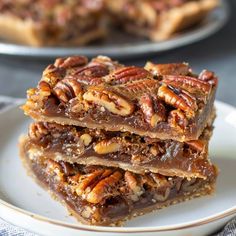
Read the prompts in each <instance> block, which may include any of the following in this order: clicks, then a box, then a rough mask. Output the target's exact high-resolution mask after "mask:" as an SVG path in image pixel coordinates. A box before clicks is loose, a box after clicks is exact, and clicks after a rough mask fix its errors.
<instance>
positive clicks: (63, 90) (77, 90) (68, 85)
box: [53, 78, 82, 103]
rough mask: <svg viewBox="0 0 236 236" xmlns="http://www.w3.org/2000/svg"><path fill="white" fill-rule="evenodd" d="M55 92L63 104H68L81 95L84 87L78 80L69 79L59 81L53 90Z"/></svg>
mask: <svg viewBox="0 0 236 236" xmlns="http://www.w3.org/2000/svg"><path fill="white" fill-rule="evenodd" d="M53 92H54V94H55V95H56V96H57V98H58V99H59V100H60V101H61V102H63V103H67V102H69V101H70V100H71V99H72V98H74V97H77V96H79V95H81V93H82V87H81V85H80V83H79V82H78V81H77V80H76V79H73V78H67V79H63V80H61V81H59V82H58V83H57V84H56V86H55V87H54V88H53Z"/></svg>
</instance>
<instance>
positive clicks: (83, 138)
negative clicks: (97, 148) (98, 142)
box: [80, 134, 92, 146]
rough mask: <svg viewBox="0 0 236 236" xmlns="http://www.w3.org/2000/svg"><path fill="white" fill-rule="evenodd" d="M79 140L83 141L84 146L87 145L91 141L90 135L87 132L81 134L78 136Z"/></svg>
mask: <svg viewBox="0 0 236 236" xmlns="http://www.w3.org/2000/svg"><path fill="white" fill-rule="evenodd" d="M80 140H81V141H82V142H83V144H84V145H85V146H88V145H89V144H90V143H91V142H92V137H91V135H89V134H82V135H81V136H80Z"/></svg>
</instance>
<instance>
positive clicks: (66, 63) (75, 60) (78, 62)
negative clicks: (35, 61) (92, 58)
mask: <svg viewBox="0 0 236 236" xmlns="http://www.w3.org/2000/svg"><path fill="white" fill-rule="evenodd" d="M87 63H88V58H87V57H84V56H71V57H67V58H58V59H56V61H55V63H54V65H55V66H56V67H63V68H70V67H77V66H83V65H86V64H87Z"/></svg>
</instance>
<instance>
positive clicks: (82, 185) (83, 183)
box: [75, 170, 104, 195]
mask: <svg viewBox="0 0 236 236" xmlns="http://www.w3.org/2000/svg"><path fill="white" fill-rule="evenodd" d="M103 172H104V170H96V171H94V172H93V173H91V174H88V175H85V176H82V178H83V179H80V182H79V184H78V185H77V186H76V190H75V191H76V193H77V194H78V195H82V194H84V192H85V189H86V188H87V187H89V186H90V185H92V184H93V183H94V182H96V181H97V180H98V179H99V178H100V177H101V174H103Z"/></svg>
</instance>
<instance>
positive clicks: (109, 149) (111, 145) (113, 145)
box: [94, 139, 121, 154]
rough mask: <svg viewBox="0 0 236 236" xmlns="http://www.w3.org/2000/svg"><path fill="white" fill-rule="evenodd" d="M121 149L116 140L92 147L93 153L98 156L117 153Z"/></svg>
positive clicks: (102, 142) (105, 141) (104, 141)
mask: <svg viewBox="0 0 236 236" xmlns="http://www.w3.org/2000/svg"><path fill="white" fill-rule="evenodd" d="M120 148H121V144H120V143H119V142H117V139H111V140H102V141H101V142H99V143H97V144H96V145H95V146H94V151H95V152H96V153H98V154H108V153H113V152H118V151H119V150H120Z"/></svg>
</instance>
